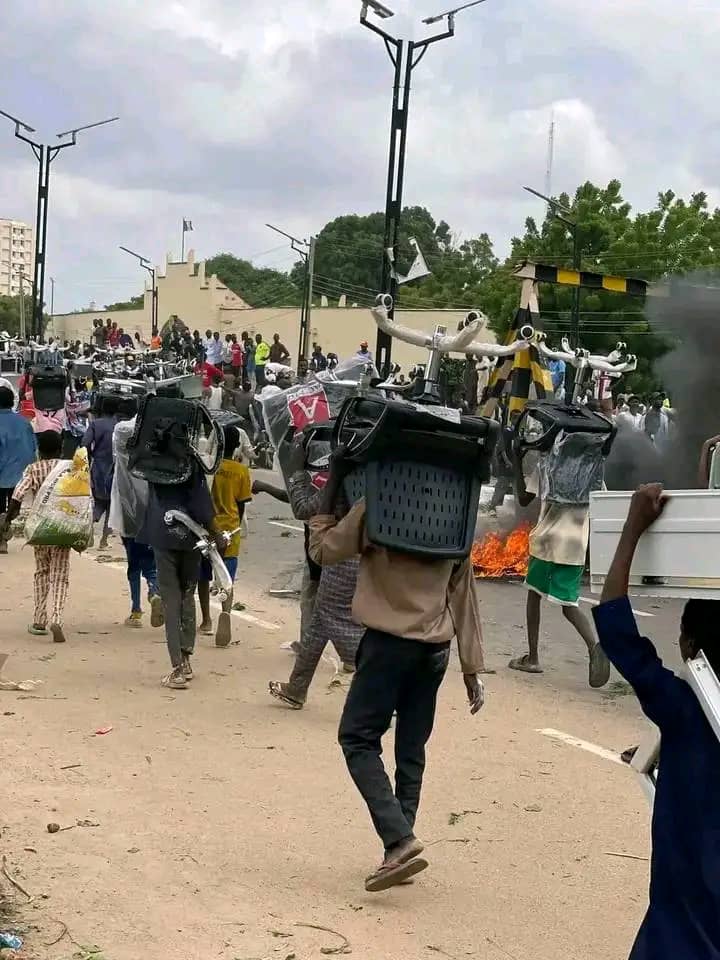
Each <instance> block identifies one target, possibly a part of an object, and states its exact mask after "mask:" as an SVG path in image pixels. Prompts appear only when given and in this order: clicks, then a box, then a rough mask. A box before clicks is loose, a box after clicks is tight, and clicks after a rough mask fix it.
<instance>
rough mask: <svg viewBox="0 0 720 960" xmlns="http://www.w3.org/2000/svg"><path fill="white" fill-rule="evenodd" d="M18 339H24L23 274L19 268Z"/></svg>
mask: <svg viewBox="0 0 720 960" xmlns="http://www.w3.org/2000/svg"><path fill="white" fill-rule="evenodd" d="M19 279H20V339H21V340H24V339H25V273H24V271H23V268H22V267H20V274H19Z"/></svg>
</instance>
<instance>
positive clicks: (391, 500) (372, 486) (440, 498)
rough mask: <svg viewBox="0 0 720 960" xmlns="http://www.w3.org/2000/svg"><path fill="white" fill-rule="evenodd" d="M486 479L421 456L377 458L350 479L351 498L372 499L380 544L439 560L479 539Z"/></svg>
mask: <svg viewBox="0 0 720 960" xmlns="http://www.w3.org/2000/svg"><path fill="white" fill-rule="evenodd" d="M480 487H481V482H480V478H479V477H477V476H473V475H471V474H470V473H469V472H468V471H462V470H456V469H453V468H452V467H447V466H445V467H440V466H433V465H431V464H427V463H422V462H419V461H415V460H387V459H386V460H383V461H372V462H370V463H368V464H366V465H365V468H364V469H362V468H361V469H358V470H354V471H353V472H352V473H351V474H349V475H348V477H347V478H346V481H345V492H346V494H347V496H348V499H349V500H350V501H351V502H355V501H357V500H359V499H360V498H361V497H363V496H364V497H365V498H366V511H367V512H366V520H365V522H366V531H367V536H368V539H369V540H370V542H371V543H373V544H375V545H376V546H382V547H387V548H388V549H390V550H398V551H400V552H402V553H410V554H415V555H418V556H424V557H427V558H429V559H430V558H434V559H437V560H461V559H463V558H464V557H466V556H467V555H468V554H469V552H470V550H471V548H472V543H473V538H474V534H475V520H476V517H477V508H478V502H479V500H480Z"/></svg>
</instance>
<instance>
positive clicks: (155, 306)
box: [150, 267, 158, 337]
mask: <svg viewBox="0 0 720 960" xmlns="http://www.w3.org/2000/svg"><path fill="white" fill-rule="evenodd" d="M150 276H151V277H152V310H151V318H150V326H151V328H152V335H153V336H154V337H156V336H157V332H158V287H157V271H156V270H155V267H153V268H152V269H151V271H150Z"/></svg>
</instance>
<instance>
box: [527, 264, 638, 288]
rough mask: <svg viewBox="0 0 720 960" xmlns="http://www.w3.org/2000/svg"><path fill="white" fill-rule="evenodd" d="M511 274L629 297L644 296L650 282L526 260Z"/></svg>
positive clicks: (542, 281)
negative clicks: (622, 294)
mask: <svg viewBox="0 0 720 960" xmlns="http://www.w3.org/2000/svg"><path fill="white" fill-rule="evenodd" d="M513 276H514V277H516V278H517V279H518V280H534V281H535V282H536V283H556V284H559V285H560V286H565V287H587V288H588V289H590V290H608V291H610V292H611V293H626V294H628V295H629V296H631V297H646V296H647V295H648V287H649V286H650V284H649V283H648V282H647V281H646V280H636V279H634V278H633V277H614V276H611V275H610V274H604V273H589V272H588V271H587V270H568V269H566V268H564V267H549V266H547V265H546V264H542V263H532V262H531V261H529V260H527V261H526V262H525V263H523V264H522V266H520V267H518V268H517V269H516V270H515V271H514V272H513Z"/></svg>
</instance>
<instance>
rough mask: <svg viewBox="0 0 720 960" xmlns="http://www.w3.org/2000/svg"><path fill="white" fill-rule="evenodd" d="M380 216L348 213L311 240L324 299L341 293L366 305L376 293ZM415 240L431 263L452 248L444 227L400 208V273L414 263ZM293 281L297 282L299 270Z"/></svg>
mask: <svg viewBox="0 0 720 960" xmlns="http://www.w3.org/2000/svg"><path fill="white" fill-rule="evenodd" d="M384 235H385V215H384V214H382V213H370V214H367V215H366V216H358V215H357V214H349V215H348V216H343V217H337V219H335V220H332V221H330V223H328V224H326V225H325V226H324V227H323V229H322V230H321V231H320V233H319V234H318V236H317V239H316V250H315V276H316V281H315V285H314V288H315V289H316V290H317V291H318V293H322V294H325V295H326V296H327V297H329V298H335V299H337V297H339V296H341V295H342V294H346V295H347V297H348V299H349V300H350V301H357V302H358V303H360V304H369V303H370V302H371V301H372V300H373V299H374V297H375V295H376V294H377V293H379V292H380V284H381V280H382V269H383V256H384V252H383V243H384ZM411 237H412V238H414V239H415V240H417V242H418V245H419V246H420V249H421V250H422V252H423V254H424V255H425V258H426V259H427V261H428V264H435V263H437V262H438V260H439V259H440V258H441V257H442V254H443V251H444V250H446V249H448V248H449V247H450V246H451V245H452V237H451V234H450V227H449V226H448V224H447V223H445V221H441V222H440V223H439V224H438V223H436V222H435V220H434V219H433V217H432V215H431V214H430V213H429V211H428V210H426V209H425V208H424V207H405V208H404V209H403V212H402V216H401V219H400V231H399V243H398V262H397V264H396V268H397V270H398V272H399V273H403V272H406V271H407V270H408V269H409V268H410V265H411V264H412V262H413V260H414V259H415V250H414V249H413V247H412V246H411V245H410V238H411ZM293 277H294V278H295V282H296V283H297V284H298V285H301V284H302V268H301V267H296V268H295V271H294V272H293Z"/></svg>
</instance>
